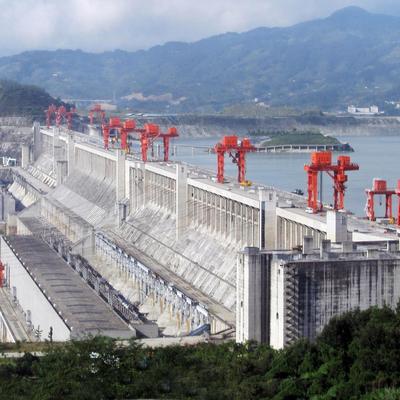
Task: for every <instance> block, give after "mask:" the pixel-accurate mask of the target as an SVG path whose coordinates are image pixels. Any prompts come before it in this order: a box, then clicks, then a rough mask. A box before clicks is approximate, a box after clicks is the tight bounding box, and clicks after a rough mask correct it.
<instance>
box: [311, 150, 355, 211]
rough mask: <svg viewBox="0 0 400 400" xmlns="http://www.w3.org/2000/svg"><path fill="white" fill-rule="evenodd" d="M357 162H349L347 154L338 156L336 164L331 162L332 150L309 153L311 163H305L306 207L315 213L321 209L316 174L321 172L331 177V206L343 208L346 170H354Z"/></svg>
mask: <svg viewBox="0 0 400 400" xmlns="http://www.w3.org/2000/svg"><path fill="white" fill-rule="evenodd" d="M358 169H359V166H358V165H357V164H354V163H352V162H351V160H350V157H349V156H339V157H338V159H337V163H336V164H332V152H330V151H321V152H314V153H312V154H311V164H308V165H305V166H304V170H305V171H306V172H307V193H308V200H307V204H308V207H309V208H310V209H311V210H312V212H314V213H316V212H318V211H320V210H322V202H321V203H320V204H319V203H318V175H319V174H320V173H323V172H327V174H328V175H329V176H330V177H331V178H332V179H333V208H334V209H335V210H342V209H344V194H345V190H346V186H345V183H346V182H347V178H348V177H347V175H346V171H356V170H358Z"/></svg>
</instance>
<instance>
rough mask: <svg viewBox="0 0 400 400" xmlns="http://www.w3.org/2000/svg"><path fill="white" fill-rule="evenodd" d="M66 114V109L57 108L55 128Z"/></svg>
mask: <svg viewBox="0 0 400 400" xmlns="http://www.w3.org/2000/svg"><path fill="white" fill-rule="evenodd" d="M66 114H67V109H66V108H65V107H64V106H60V107H58V109H57V111H56V126H60V125H61V123H62V121H63V119H64V118H65V116H66Z"/></svg>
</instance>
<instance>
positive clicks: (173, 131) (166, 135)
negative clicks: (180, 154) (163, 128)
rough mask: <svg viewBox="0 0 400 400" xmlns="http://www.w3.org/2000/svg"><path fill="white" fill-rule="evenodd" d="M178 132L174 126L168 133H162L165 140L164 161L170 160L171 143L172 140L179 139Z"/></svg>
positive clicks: (161, 135)
mask: <svg viewBox="0 0 400 400" xmlns="http://www.w3.org/2000/svg"><path fill="white" fill-rule="evenodd" d="M178 136H179V134H178V130H177V129H176V128H175V127H174V126H172V127H171V128H169V129H168V131H167V132H165V133H164V132H161V133H160V137H161V138H162V140H163V147H164V161H168V160H169V141H170V139H173V138H176V137H178Z"/></svg>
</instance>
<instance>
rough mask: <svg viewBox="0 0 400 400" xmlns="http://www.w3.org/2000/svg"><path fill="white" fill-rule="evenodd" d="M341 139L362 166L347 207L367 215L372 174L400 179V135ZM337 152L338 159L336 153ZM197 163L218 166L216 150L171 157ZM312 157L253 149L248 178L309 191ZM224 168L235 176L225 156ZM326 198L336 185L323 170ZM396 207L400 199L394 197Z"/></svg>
mask: <svg viewBox="0 0 400 400" xmlns="http://www.w3.org/2000/svg"><path fill="white" fill-rule="evenodd" d="M339 139H340V140H341V141H342V142H349V143H350V145H351V146H352V147H353V148H354V150H355V152H354V153H346V154H347V155H350V156H351V159H352V161H353V162H356V163H357V164H359V166H360V170H359V171H349V172H348V176H349V179H348V183H347V191H346V195H345V207H346V209H347V210H349V211H352V212H354V213H355V214H356V215H359V216H364V215H365V212H364V208H365V202H366V195H365V189H366V188H368V187H371V186H372V179H373V178H382V179H386V180H387V181H388V186H390V187H395V186H396V185H397V180H398V179H400V169H398V168H399V164H400V157H399V150H400V136H365V137H360V136H352V137H343V136H341V137H340V138H339ZM218 140H219V138H212V139H210V138H207V139H178V140H177V141H176V142H175V143H174V144H185V145H193V146H196V145H197V146H207V147H212V146H213V145H214V144H215V143H217V141H218ZM339 154H340V153H335V154H334V159H335V160H336V157H337V155H339ZM172 159H177V160H181V161H185V162H187V163H190V164H195V165H198V166H201V167H204V168H207V169H210V170H213V171H216V170H217V160H216V155H215V154H208V153H206V152H205V151H202V150H200V149H196V151H195V154H194V155H193V154H192V150H191V149H190V148H183V147H179V149H178V154H177V156H174V157H172ZM309 160H310V154H309V153H298V154H296V153H280V154H279V153H277V154H272V153H253V154H248V156H247V169H246V178H247V179H248V180H250V181H252V182H257V183H260V184H265V185H271V186H275V187H278V188H280V189H284V190H288V191H293V190H294V189H296V188H299V189H302V190H303V191H304V193H306V187H307V180H306V173H305V172H304V169H303V167H304V164H306V163H308V162H309ZM225 170H226V175H227V176H233V177H235V176H236V174H237V168H236V166H235V165H234V164H233V163H232V162H231V161H230V159H228V157H226V160H225ZM323 188H324V189H323V198H324V202H326V203H332V201H333V189H332V180H331V178H330V177H329V176H328V175H326V174H324V184H323ZM383 204H384V200H383V199H379V197H377V199H376V205H377V207H376V210H377V211H376V212H377V215H378V216H379V215H381V216H382V215H383ZM393 205H394V211H395V210H396V208H395V207H397V201H395V200H394V201H393Z"/></svg>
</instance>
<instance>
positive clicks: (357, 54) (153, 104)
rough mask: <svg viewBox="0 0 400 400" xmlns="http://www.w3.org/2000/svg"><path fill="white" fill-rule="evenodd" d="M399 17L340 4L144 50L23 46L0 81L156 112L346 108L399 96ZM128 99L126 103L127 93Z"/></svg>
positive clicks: (0, 61) (2, 61)
mask: <svg viewBox="0 0 400 400" xmlns="http://www.w3.org/2000/svg"><path fill="white" fill-rule="evenodd" d="M399 38H400V18H399V17H395V16H386V15H383V14H372V13H369V12H367V11H365V10H363V9H361V8H359V7H346V8H345V9H342V10H339V11H336V12H335V13H333V14H332V15H330V16H329V17H327V18H322V19H317V20H312V21H308V22H302V23H299V24H296V25H293V26H290V27H272V28H268V27H259V28H255V29H252V30H250V31H247V32H244V33H235V32H230V33H225V34H220V35H216V36H212V37H209V38H205V39H201V40H199V41H196V42H192V43H186V42H168V43H166V44H164V45H158V46H154V47H152V48H150V49H148V50H138V51H135V52H128V51H124V50H114V51H108V52H103V53H87V52H83V51H82V50H56V51H29V52H24V53H21V54H18V55H15V56H7V57H1V58H0V78H7V79H13V80H17V81H19V82H22V83H30V84H31V83H32V84H36V85H39V86H42V87H44V88H45V89H46V90H48V91H49V92H50V93H51V94H52V95H55V96H61V97H63V98H66V97H69V98H71V97H72V98H80V97H84V98H88V97H89V98H108V99H111V98H113V96H114V94H115V95H116V96H117V98H118V99H119V102H120V104H121V105H122V106H133V107H136V108H138V109H143V110H157V111H169V112H174V111H185V112H187V111H218V110H221V109H223V108H224V107H226V106H229V105H232V104H237V103H241V102H251V101H254V99H255V98H257V99H258V100H259V101H262V102H264V103H266V104H270V105H278V106H281V105H289V106H300V107H319V108H323V109H344V108H345V107H346V105H347V104H350V103H357V104H359V103H360V104H370V103H377V104H379V105H382V104H385V100H392V99H397V98H398V99H400V85H399V84H398V83H397V80H396V77H397V76H399V74H400V46H398V45H397V43H398V41H399ZM128 98H129V99H130V100H128Z"/></svg>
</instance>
